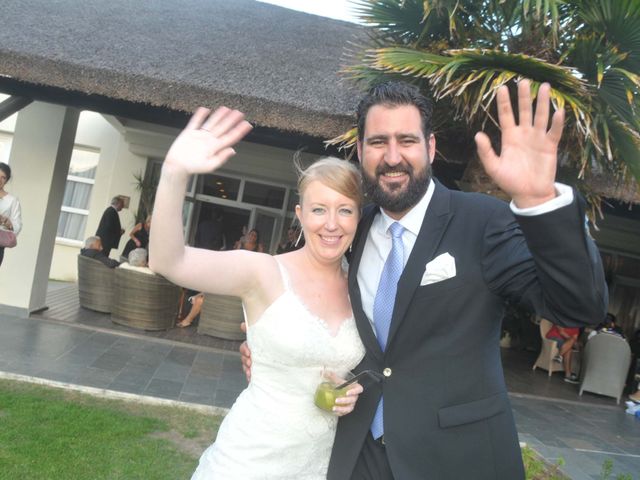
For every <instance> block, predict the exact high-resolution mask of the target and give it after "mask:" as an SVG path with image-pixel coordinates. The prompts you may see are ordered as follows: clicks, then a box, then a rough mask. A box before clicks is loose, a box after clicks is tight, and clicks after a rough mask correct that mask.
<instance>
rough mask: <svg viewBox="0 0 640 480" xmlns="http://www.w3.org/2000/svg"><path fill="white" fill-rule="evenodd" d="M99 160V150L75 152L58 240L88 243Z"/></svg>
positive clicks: (59, 225)
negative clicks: (90, 204) (92, 194)
mask: <svg viewBox="0 0 640 480" xmlns="http://www.w3.org/2000/svg"><path fill="white" fill-rule="evenodd" d="M99 157H100V154H99V153H98V152H97V151H96V150H91V149H88V148H84V147H74V149H73V153H72V154H71V164H70V165H69V174H68V175H67V186H66V187H65V190H64V198H63V200H62V209H61V212H60V219H59V220H58V232H57V236H58V237H59V238H65V239H68V240H79V241H82V240H84V236H85V232H84V231H85V227H86V225H87V216H88V215H89V202H90V200H91V190H92V189H93V184H94V183H95V177H96V169H97V168H98V160H99Z"/></svg>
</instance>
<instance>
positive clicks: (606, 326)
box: [587, 313, 624, 340]
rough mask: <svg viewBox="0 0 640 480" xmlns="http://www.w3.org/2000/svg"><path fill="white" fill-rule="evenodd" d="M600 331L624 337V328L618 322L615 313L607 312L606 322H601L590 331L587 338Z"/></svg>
mask: <svg viewBox="0 0 640 480" xmlns="http://www.w3.org/2000/svg"><path fill="white" fill-rule="evenodd" d="M599 333H608V334H610V335H617V336H619V337H622V338H624V333H623V332H622V328H620V327H619V326H618V325H617V324H616V316H615V315H614V314H613V313H607V316H606V317H605V319H604V322H602V323H600V324H599V325H598V326H597V327H596V329H595V330H593V331H591V333H589V336H588V337H587V340H589V339H591V338H592V337H594V336H595V335H597V334H599Z"/></svg>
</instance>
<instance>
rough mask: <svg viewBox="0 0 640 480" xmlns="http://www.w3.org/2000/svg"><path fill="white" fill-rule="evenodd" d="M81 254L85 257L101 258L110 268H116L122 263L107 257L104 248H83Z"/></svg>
mask: <svg viewBox="0 0 640 480" xmlns="http://www.w3.org/2000/svg"><path fill="white" fill-rule="evenodd" d="M80 255H82V256H83V257H89V258H93V259H94V260H99V261H100V262H102V263H103V264H104V265H105V266H107V267H109V268H116V267H117V266H118V265H120V262H118V261H117V260H114V259H113V258H109V257H107V256H106V255H105V254H104V252H103V251H102V250H96V249H95V248H83V249H81V250H80Z"/></svg>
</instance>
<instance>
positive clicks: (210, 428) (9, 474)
mask: <svg viewBox="0 0 640 480" xmlns="http://www.w3.org/2000/svg"><path fill="white" fill-rule="evenodd" d="M221 420H222V417H220V416H216V415H211V414H206V413H200V412H195V411H193V410H191V409H185V408H180V407H174V406H151V405H146V404H138V403H133V402H125V401H122V400H107V399H101V398H96V397H94V396H90V395H86V394H82V393H78V392H74V391H68V390H61V389H57V388H50V387H43V386H40V385H33V384H29V383H23V382H17V381H12V380H0V480H13V479H17V478H20V479H38V480H39V479H47V480H56V479H65V480H66V479H76V478H87V479H92V480H100V479H109V480H119V479H122V480H124V479H126V480H130V479H131V480H133V479H145V480H146V479H154V480H163V479H171V480H174V479H177V478H189V477H190V476H191V474H192V473H193V471H194V470H195V467H196V465H197V462H198V458H199V457H200V454H201V453H202V451H203V450H204V449H205V448H206V447H207V446H208V445H209V444H210V443H211V442H212V441H213V440H214V438H215V432H217V430H218V427H219V426H220V421H221ZM522 457H523V460H524V465H525V470H526V479H527V480H568V477H567V476H565V475H563V474H562V473H561V472H560V469H559V467H561V466H562V464H563V462H562V460H560V461H559V462H558V464H556V465H549V464H547V463H546V462H545V461H544V460H542V458H541V457H540V456H538V454H536V452H534V451H533V450H532V449H531V448H529V447H524V448H523V449H522ZM611 471H612V463H611V462H610V461H607V462H605V464H604V465H603V471H602V474H601V478H602V479H603V480H609V479H611V480H614V479H613V478H612V477H611ZM630 478H631V476H630V475H618V476H616V477H615V480H629V479H630Z"/></svg>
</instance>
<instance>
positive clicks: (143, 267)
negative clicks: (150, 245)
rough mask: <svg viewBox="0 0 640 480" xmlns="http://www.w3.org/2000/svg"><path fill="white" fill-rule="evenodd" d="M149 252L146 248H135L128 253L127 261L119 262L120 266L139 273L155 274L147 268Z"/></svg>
mask: <svg viewBox="0 0 640 480" xmlns="http://www.w3.org/2000/svg"><path fill="white" fill-rule="evenodd" d="M148 265H149V254H148V251H147V249H146V248H136V249H134V250H131V252H130V253H129V259H128V261H127V262H123V263H121V264H120V268H124V269H125V270H136V271H138V272H141V273H146V274H149V275H155V274H154V273H153V271H152V270H151V269H150V268H149V266H148Z"/></svg>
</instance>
